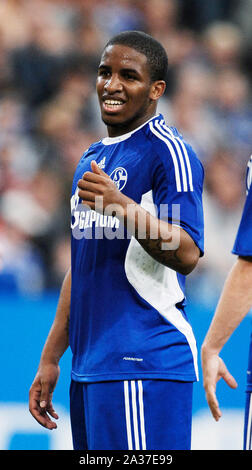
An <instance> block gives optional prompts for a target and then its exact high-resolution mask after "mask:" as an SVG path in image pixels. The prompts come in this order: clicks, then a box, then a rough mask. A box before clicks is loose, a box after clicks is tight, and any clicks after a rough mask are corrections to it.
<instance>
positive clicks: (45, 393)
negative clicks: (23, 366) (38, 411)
mask: <svg viewBox="0 0 252 470" xmlns="http://www.w3.org/2000/svg"><path fill="white" fill-rule="evenodd" d="M49 395H50V393H49V384H43V385H42V390H41V395H40V402H39V406H40V408H46V407H47V405H48V403H49Z"/></svg>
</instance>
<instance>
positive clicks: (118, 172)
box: [110, 166, 128, 191]
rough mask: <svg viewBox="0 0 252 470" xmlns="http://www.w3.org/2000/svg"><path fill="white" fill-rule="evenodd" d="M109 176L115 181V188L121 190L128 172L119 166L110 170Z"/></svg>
mask: <svg viewBox="0 0 252 470" xmlns="http://www.w3.org/2000/svg"><path fill="white" fill-rule="evenodd" d="M110 178H111V179H112V181H113V182H114V183H115V185H116V187H117V189H119V191H122V189H123V188H124V186H125V185H126V183H127V179H128V173H127V171H126V170H125V168H123V167H121V166H119V167H118V168H116V169H115V170H114V171H112V173H111V175H110Z"/></svg>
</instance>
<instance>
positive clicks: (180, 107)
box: [0, 0, 252, 299]
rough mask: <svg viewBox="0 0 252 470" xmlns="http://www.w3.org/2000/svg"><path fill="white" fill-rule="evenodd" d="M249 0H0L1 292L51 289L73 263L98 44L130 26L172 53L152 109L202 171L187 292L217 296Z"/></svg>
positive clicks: (241, 115) (231, 231) (226, 241)
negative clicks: (73, 209) (200, 226)
mask: <svg viewBox="0 0 252 470" xmlns="http://www.w3.org/2000/svg"><path fill="white" fill-rule="evenodd" d="M251 23H252V0H221V1H220V0H211V2H203V1H201V0H147V1H146V0H117V1H112V0H96V1H93V0H1V2H0V290H1V291H3V290H5V291H6V290H10V292H13V291H18V292H21V293H23V294H24V293H25V294H37V293H41V292H44V290H46V289H58V288H59V287H60V285H61V282H62V279H63V276H64V273H65V272H66V270H67V268H68V266H69V263H70V210H69V208H70V205H69V199H70V192H71V183H72V177H73V173H74V170H75V167H76V164H77V163H78V161H79V159H80V158H81V156H82V154H83V152H84V151H85V150H86V148H87V147H88V146H89V145H90V144H91V143H92V142H94V141H96V140H99V139H100V138H102V137H103V136H105V135H106V128H105V126H104V125H103V123H102V122H101V120H100V112H99V109H98V102H97V99H96V94H95V80H96V71H97V65H98V62H99V59H100V53H101V51H102V49H103V47H104V45H105V43H106V41H107V40H108V39H109V38H110V37H111V36H112V35H114V34H116V33H118V32H120V31H123V30H129V29H130V30H133V29H138V30H142V31H145V32H147V33H149V34H151V35H153V36H154V37H155V38H157V39H158V40H159V41H160V42H161V43H162V44H163V45H164V47H165V48H166V50H167V54H168V58H169V64H170V67H169V74H168V84H167V90H166V93H165V96H164V97H163V98H162V100H161V101H160V105H159V111H160V112H161V113H162V114H163V115H164V117H165V119H166V122H167V124H168V125H171V126H175V127H177V128H178V129H179V131H180V132H181V133H182V134H183V136H184V137H185V139H187V140H188V141H189V142H190V143H191V145H192V146H193V147H194V149H195V150H196V152H197V154H198V156H199V158H200V159H201V161H202V163H203V165H204V168H205V191H204V206H205V226H206V240H205V250H206V254H205V256H204V258H203V259H202V260H201V262H200V264H199V266H198V268H197V269H196V271H195V273H193V274H192V275H191V280H190V282H189V289H190V292H191V294H192V295H195V296H197V295H201V297H205V298H206V299H207V298H209V297H211V296H214V295H216V292H217V291H218V290H219V289H220V288H221V286H222V283H223V280H224V278H225V276H226V274H227V271H228V269H229V268H230V266H231V265H232V263H233V261H234V257H233V255H231V253H230V252H231V249H232V245H233V242H234V237H235V234H236V231H237V228H238V224H239V220H240V215H241V210H242V206H243V202H244V198H245V183H244V175H245V171H246V164H247V161H248V158H249V156H250V154H251V134H252V132H251V131H252V120H251V118H252V107H251V99H250V98H251V84H252V67H251V56H252V55H251V44H252V41H251V39H252V24H251Z"/></svg>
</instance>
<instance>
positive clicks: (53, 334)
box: [29, 269, 71, 429]
mask: <svg viewBox="0 0 252 470" xmlns="http://www.w3.org/2000/svg"><path fill="white" fill-rule="evenodd" d="M70 297H71V269H69V270H68V272H67V274H66V276H65V278H64V281H63V283H62V288H61V292H60V297H59V302H58V306H57V311H56V315H55V319H54V322H53V324H52V327H51V329H50V332H49V334H48V337H47V340H46V342H45V345H44V348H43V351H42V354H41V359H40V363H39V367H38V371H37V374H36V376H35V379H34V381H33V383H32V385H31V388H30V393H29V409H30V412H31V414H32V416H33V417H34V418H35V419H36V420H37V421H38V422H39V424H41V425H42V426H44V427H46V428H47V429H54V428H56V427H57V425H56V423H55V422H54V421H52V420H51V419H50V416H51V417H52V418H55V419H57V418H58V415H57V413H56V412H55V411H54V409H53V405H52V394H53V391H54V388H55V386H56V383H57V380H58V377H59V373H60V369H59V361H60V358H61V357H62V355H63V354H64V352H65V351H66V349H67V348H68V345H69V314H70Z"/></svg>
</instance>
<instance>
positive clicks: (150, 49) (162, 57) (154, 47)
mask: <svg viewBox="0 0 252 470" xmlns="http://www.w3.org/2000/svg"><path fill="white" fill-rule="evenodd" d="M115 44H121V45H124V46H127V47H131V48H132V49H135V50H136V51H137V52H140V53H141V54H144V55H145V56H146V58H147V63H148V66H149V71H150V79H151V82H155V81H156V80H164V81H166V79H167V71H168V57H167V54H166V51H165V49H164V47H163V46H162V44H160V42H158V41H157V40H156V39H154V38H153V37H152V36H150V35H149V34H146V33H144V32H143V31H123V32H121V33H119V34H117V35H116V36H114V37H112V38H111V39H110V40H109V41H108V42H107V44H106V46H105V47H104V50H105V49H106V48H107V47H108V46H113V45H115Z"/></svg>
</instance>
